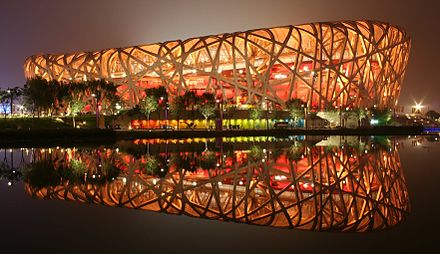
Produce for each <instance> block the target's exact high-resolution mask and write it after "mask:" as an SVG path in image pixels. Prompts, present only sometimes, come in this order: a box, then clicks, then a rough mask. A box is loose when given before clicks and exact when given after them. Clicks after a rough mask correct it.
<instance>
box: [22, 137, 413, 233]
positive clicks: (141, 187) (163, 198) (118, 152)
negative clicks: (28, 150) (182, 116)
mask: <svg viewBox="0 0 440 254" xmlns="http://www.w3.org/2000/svg"><path fill="white" fill-rule="evenodd" d="M268 139H271V140H269V141H270V142H267V141H268V140H266V138H242V140H238V139H237V138H236V139H235V140H232V139H228V138H223V139H217V140H215V139H212V140H204V139H200V140H190V141H191V143H188V142H184V141H181V140H136V141H134V142H131V141H130V142H128V141H125V142H120V143H118V144H117V145H116V146H113V147H99V148H93V149H90V148H87V149H81V148H67V149H66V148H53V149H35V150H34V153H33V162H32V163H30V164H28V165H27V166H26V169H25V171H24V176H25V189H26V193H27V194H28V195H29V196H32V197H34V198H39V199H58V200H68V201H75V202H80V203H94V204H102V205H106V206H114V207H125V208H133V209H142V210H146V211H157V212H163V213H167V214H183V215H187V216H191V217H197V218H208V219H214V220H222V221H233V222H239V223H247V224H252V225H262V226H273V227H281V228H296V229H303V230H312V231H356V232H362V231H376V230H383V229H387V228H390V227H393V226H395V225H397V224H398V223H400V222H402V221H403V220H404V219H405V217H406V215H407V213H408V212H409V209H410V204H409V199H408V192H407V187H406V182H405V178H404V176H403V172H402V168H401V165H400V160H399V155H398V152H397V147H398V145H396V143H397V142H395V141H393V140H392V139H386V138H381V139H367V140H361V139H359V138H357V137H346V138H345V140H340V139H341V137H331V138H327V139H323V140H307V139H306V138H301V137H295V138H287V139H274V138H268ZM232 141H234V142H232ZM237 141H241V142H237ZM397 144H398V143H397Z"/></svg>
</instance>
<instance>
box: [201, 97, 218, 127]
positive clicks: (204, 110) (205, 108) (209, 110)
mask: <svg viewBox="0 0 440 254" xmlns="http://www.w3.org/2000/svg"><path fill="white" fill-rule="evenodd" d="M215 110H216V106H215V104H211V103H206V104H203V105H201V106H200V107H199V111H200V113H201V114H202V115H203V116H204V117H205V122H206V129H208V126H209V122H208V120H209V118H210V117H211V116H213V115H215Z"/></svg>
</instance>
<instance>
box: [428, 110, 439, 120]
mask: <svg viewBox="0 0 440 254" xmlns="http://www.w3.org/2000/svg"><path fill="white" fill-rule="evenodd" d="M425 116H426V117H428V118H431V119H433V120H436V119H439V118H440V113H439V112H437V111H435V110H429V111H428V112H426V114H425Z"/></svg>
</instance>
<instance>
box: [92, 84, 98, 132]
mask: <svg viewBox="0 0 440 254" xmlns="http://www.w3.org/2000/svg"><path fill="white" fill-rule="evenodd" d="M92 97H93V98H95V99H96V128H97V129H99V92H97V93H96V94H95V93H92Z"/></svg>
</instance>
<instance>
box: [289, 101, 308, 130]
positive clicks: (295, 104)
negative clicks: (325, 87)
mask: <svg viewBox="0 0 440 254" xmlns="http://www.w3.org/2000/svg"><path fill="white" fill-rule="evenodd" d="M304 107H305V103H304V102H303V101H302V100H300V99H290V100H288V101H287V102H286V108H287V110H288V111H289V116H290V118H291V119H292V120H293V121H294V123H295V125H296V124H297V121H298V120H299V119H304Z"/></svg>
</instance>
